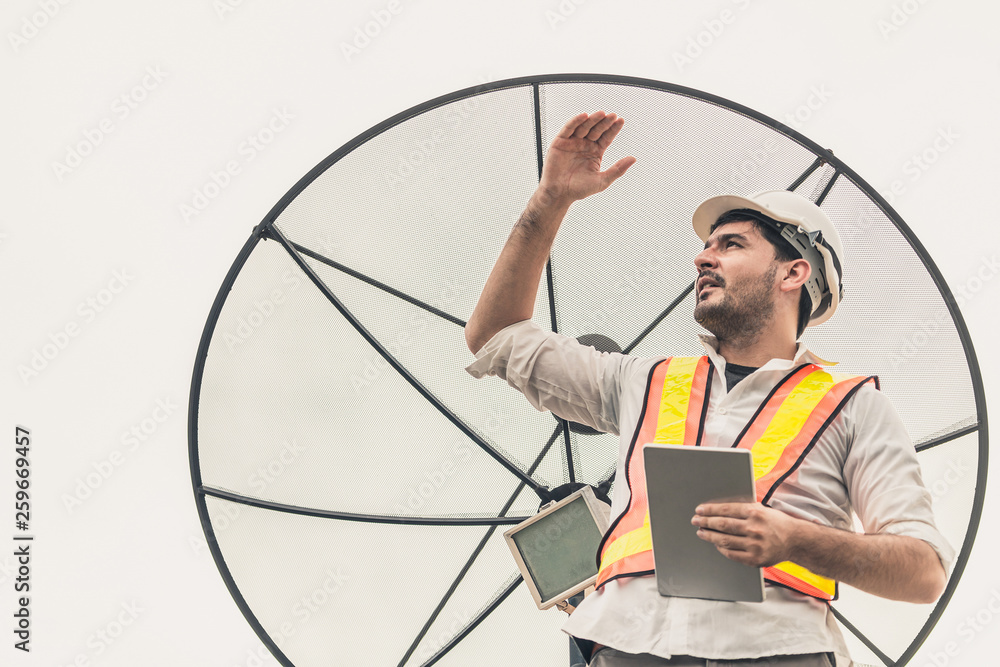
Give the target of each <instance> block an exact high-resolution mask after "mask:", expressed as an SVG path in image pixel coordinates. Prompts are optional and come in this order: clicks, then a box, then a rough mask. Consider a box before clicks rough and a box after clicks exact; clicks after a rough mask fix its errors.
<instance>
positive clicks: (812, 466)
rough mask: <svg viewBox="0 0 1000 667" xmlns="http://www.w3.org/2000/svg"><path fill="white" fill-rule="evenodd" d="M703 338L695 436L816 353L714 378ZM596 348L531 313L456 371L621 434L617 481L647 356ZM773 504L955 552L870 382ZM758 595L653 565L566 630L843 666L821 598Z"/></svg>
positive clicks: (716, 438)
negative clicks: (668, 576) (694, 582)
mask: <svg viewBox="0 0 1000 667" xmlns="http://www.w3.org/2000/svg"><path fill="white" fill-rule="evenodd" d="M702 342H703V344H704V345H705V350H706V352H707V354H708V356H709V359H710V360H711V362H712V364H713V365H714V366H715V369H716V372H715V373H714V374H713V380H712V383H713V384H712V388H711V393H710V397H709V406H708V413H707V418H706V423H705V432H704V439H703V443H702V444H703V446H708V447H730V446H731V445H732V444H733V442H734V441H735V439H736V437H737V436H738V435H739V433H740V431H741V430H742V429H743V427H744V426H745V425H746V423H747V422H748V421H749V420H750V419H751V418H752V417H753V415H754V412H755V411H756V409H757V407H758V406H759V405H760V404H761V402H763V400H764V399H765V398H766V396H767V394H768V392H769V391H770V390H771V389H772V388H773V387H774V386H775V385H776V384H777V383H778V382H779V381H780V380H781V379H782V378H783V377H784V376H785V375H787V374H788V372H789V371H790V370H792V369H793V368H795V367H797V366H799V365H801V364H803V363H816V364H819V365H828V364H829V362H825V361H823V360H821V359H819V358H818V357H816V356H814V355H813V354H812V353H810V352H809V351H808V350H807V349H806V348H805V347H804V346H803V345H801V344H800V345H799V347H798V350H797V352H796V354H795V358H794V359H792V360H784V359H772V360H771V361H770V362H768V363H767V364H766V365H764V366H763V367H762V368H760V369H758V370H757V371H755V372H753V373H752V374H751V375H749V376H748V377H746V378H745V379H744V380H742V381H741V382H740V383H739V384H737V385H736V386H735V387H734V388H733V389H732V391H728V392H727V390H726V382H725V365H726V362H725V359H723V358H722V357H721V356H720V355H719V353H718V351H717V349H716V346H717V343H716V342H715V339H714V338H712V337H710V336H704V337H703V338H702ZM662 358H664V357H656V358H639V357H632V356H627V355H621V354H608V353H599V352H596V351H595V350H594V349H593V348H589V347H584V346H582V345H580V344H579V343H578V342H577V341H576V340H575V339H573V338H569V337H566V336H561V335H558V334H553V333H552V332H550V331H544V330H542V329H541V328H539V327H538V326H537V325H536V324H534V323H533V322H531V321H524V322H519V323H517V324H513V325H511V326H509V327H507V328H506V329H504V330H502V331H500V332H499V333H497V334H496V335H495V336H494V337H493V338H492V339H491V340H490V341H489V342H488V343H487V344H486V345H485V346H484V347H483V348H482V349H481V350H480V351H479V352H478V353H477V354H476V361H475V362H473V363H472V364H471V365H470V366H469V367H468V368H467V369H466V370H467V371H468V372H469V373H470V374H471V375H473V376H474V377H477V378H479V377H483V376H488V375H496V376H499V377H501V378H504V379H505V380H506V381H507V382H508V383H509V384H510V385H511V386H512V387H514V388H516V389H517V390H519V391H520V392H521V393H522V394H524V396H525V397H526V398H527V399H528V401H529V402H530V403H531V404H532V405H533V406H535V407H536V408H537V409H539V410H551V411H552V412H553V413H554V414H556V415H558V416H560V417H563V418H565V419H568V420H571V421H575V422H579V423H582V424H587V425H588V426H591V427H593V428H596V429H598V430H601V431H606V432H609V433H614V434H617V435H619V436H620V446H619V455H618V475H617V479H619V480H624V479H625V474H624V466H625V457H626V455H627V453H628V448H629V443H630V441H631V438H632V435H633V433H634V430H635V428H636V425H637V423H638V420H639V415H640V411H641V410H642V406H643V403H644V401H645V387H646V381H647V378H648V376H649V371H650V369H651V367H652V366H653V364H654V363H655V362H656V361H658V360H659V359H662ZM628 500H629V490H628V487H627V485H626V484H624V483H619V484H616V485H615V489H614V494H613V498H612V507H611V516H612V517H617V516H618V515H619V514H621V513H622V512H623V511H624V510H625V508H626V507H627V505H628ZM770 504H771V506H772V507H774V508H775V509H779V510H781V511H784V512H786V513H788V514H790V515H792V516H795V517H798V518H801V519H806V520H810V521H815V522H817V523H820V524H823V525H827V526H832V527H835V528H841V529H845V530H853V522H852V516H851V512H852V509H853V511H854V512H855V513H857V516H858V517H859V518H860V520H861V523H862V525H863V526H864V529H865V532H866V533H888V534H896V535H907V536H910V537H915V538H918V539H922V540H924V541H926V542H927V543H929V544H930V545H931V546H932V547H933V548H934V550H935V551H936V552H937V554H938V556H939V558H940V559H941V561H942V563H943V565H944V566H945V569H946V570H947V568H948V566H949V564H950V562H951V560H952V558H953V557H954V552H953V551H952V549H951V547H950V546H949V545H948V543H947V542H946V540H945V539H944V538H943V537H942V536H941V534H940V533H939V532H938V530H937V528H936V527H935V525H934V517H933V513H932V510H931V497H930V494H929V493H928V492H927V491H926V489H925V488H924V485H923V482H922V479H921V475H920V467H919V463H918V462H917V458H916V453H915V451H914V448H913V445H912V443H911V441H910V439H909V436H908V434H907V433H906V430H905V427H904V426H903V423H902V421H901V420H900V419H899V417H898V415H897V414H896V411H895V410H894V409H893V407H892V405H891V404H890V402H889V400H888V399H887V398H886V397H885V396H884V395H882V393H881V392H879V391H878V390H876V389H875V388H874V387H872V386H871V385H870V384H867V385H865V386H864V387H862V388H861V390H860V391H859V392H858V393H857V394H855V396H854V397H853V398H852V399H851V400H850V401H849V402H848V403H847V405H845V407H844V409H843V410H842V411H841V413H840V414H839V415H838V416H837V418H836V419H835V420H834V422H833V423H832V424H831V425H830V426H829V428H827V430H826V431H825V432H824V433H823V435H822V437H821V438H820V440H819V441H818V442H817V444H816V446H815V447H814V448H813V450H812V451H811V452H810V453H809V455H808V456H807V457H806V459H805V460H804V461H803V463H802V465H801V466H800V467H799V469H798V471H797V472H796V473H794V474H793V475H792V476H790V477H789V478H788V479H787V480H786V481H785V482H783V483H782V485H781V486H780V487H779V488H778V490H777V491H776V492H775V494H774V495H773V497H772V499H771V503H770ZM765 594H766V599H765V601H764V602H763V603H760V604H754V603H743V602H718V601H711V600H699V599H689V598H674V597H663V596H661V595H660V594H659V593H658V591H657V588H656V580H655V577H652V576H644V577H634V578H631V579H624V580H623V579H616V580H613V581H610V582H608V583H607V584H606V585H605V586H604V587H603V588H602V589H601V590H600V591H598V592H596V593H594V594H592V595H590V596H588V597H587V598H586V599H585V600H584V602H583V603H582V604H581V605H580V606H579V607H578V608H577V609H576V611H575V612H574V613H573V615H572V616H571V617H570V618H569V620H568V621H567V623H566V625H565V627H564V630H565V631H566V632H567V633H569V634H571V635H573V636H576V637H581V638H585V639H589V640H592V641H595V642H598V643H600V644H603V645H605V646H610V647H612V648H616V649H619V650H621V651H625V652H628V653H651V654H653V655H657V656H661V657H664V658H669V657H671V656H673V655H692V656H697V657H701V658H708V659H714V660H736V659H741V658H744V659H749V658H758V657H763V656H767V655H789V654H802V653H823V652H828V651H832V652H834V653H836V654H837V662H838V665H849V664H850V657H849V655H848V652H847V648H846V645H845V643H844V639H843V636H842V635H841V633H840V630H839V627H838V625H837V623H836V621H835V619H834V617H833V614H832V613H831V611H830V609H829V606H828V605H827V604H826V603H824V602H822V601H819V600H816V599H814V598H811V597H809V596H806V595H803V594H800V593H797V592H795V591H792V590H789V589H786V588H783V587H780V586H770V585H768V586H766V588H765Z"/></svg>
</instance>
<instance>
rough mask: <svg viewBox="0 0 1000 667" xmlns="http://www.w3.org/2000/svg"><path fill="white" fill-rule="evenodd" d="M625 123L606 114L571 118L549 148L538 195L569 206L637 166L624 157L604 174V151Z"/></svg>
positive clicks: (582, 114) (604, 187) (595, 113)
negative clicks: (602, 164)
mask: <svg viewBox="0 0 1000 667" xmlns="http://www.w3.org/2000/svg"><path fill="white" fill-rule="evenodd" d="M624 124H625V119H624V118H619V117H618V116H617V115H616V114H607V113H605V112H603V111H596V112H594V113H592V114H587V113H581V114H579V115H577V116H574V117H573V118H571V119H570V120H569V122H568V123H566V125H565V126H563V128H562V130H560V131H559V134H557V135H556V138H555V139H553V140H552V145H551V146H550V147H549V152H548V154H547V155H546V157H545V166H544V167H543V169H542V178H541V181H540V182H539V194H540V195H542V196H544V197H545V198H546V199H548V200H549V201H550V202H552V203H561V204H564V205H568V204H570V203H572V202H574V201H576V200H578V199H583V198H584V197H588V196H590V195H592V194H594V193H597V192H601V191H603V190H605V189H606V188H607V187H608V186H609V185H611V184H612V183H614V182H615V180H617V179H618V177H619V176H621V175H622V174H624V173H625V171H626V170H627V169H628V168H629V167H631V166H632V165H633V164H634V163H635V158H634V157H625V158H622V159H621V160H618V162H616V163H615V164H613V165H611V166H610V167H608V168H607V169H606V170H604V171H601V160H602V159H603V158H604V151H606V150H607V148H608V146H610V145H611V142H612V141H614V138H615V137H616V136H617V135H618V132H620V131H621V129H622V125H624Z"/></svg>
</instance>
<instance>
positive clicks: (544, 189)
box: [465, 111, 635, 352]
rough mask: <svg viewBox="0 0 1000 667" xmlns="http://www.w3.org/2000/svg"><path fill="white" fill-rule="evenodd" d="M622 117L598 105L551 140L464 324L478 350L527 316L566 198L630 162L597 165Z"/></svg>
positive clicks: (598, 187)
mask: <svg viewBox="0 0 1000 667" xmlns="http://www.w3.org/2000/svg"><path fill="white" fill-rule="evenodd" d="M624 123H625V121H624V120H622V119H621V118H618V117H617V116H616V115H615V114H611V115H608V114H606V113H604V112H603V111H598V112H595V113H592V114H586V113H582V114H580V115H579V116H576V117H575V118H572V119H571V120H570V121H569V122H568V123H566V125H565V126H564V127H563V129H562V130H560V131H559V134H558V135H556V138H555V139H553V140H552V145H551V146H550V147H549V152H548V155H547V156H546V158H545V165H544V167H543V168H542V178H541V180H540V181H539V184H538V189H537V190H535V194H533V195H532V197H531V199H530V200H529V201H528V206H527V208H525V210H524V213H522V214H521V218H520V219H519V220H518V221H517V224H516V225H514V229H513V230H512V231H511V234H510V237H509V238H508V239H507V243H506V245H504V248H503V250H502V251H501V253H500V257H499V258H497V262H496V264H495V265H494V266H493V271H492V272H491V273H490V277H489V278H488V279H487V281H486V285H485V286H484V287H483V292H482V294H481V295H480V297H479V302H478V303H477V304H476V308H475V310H473V312H472V315H471V316H470V317H469V322H468V324H466V326H465V340H466V343H467V344H468V346H469V350H471V351H472V352H477V351H478V350H479V349H480V348H481V347H482V346H483V345H485V344H486V342H487V341H489V339H490V338H492V337H493V336H494V335H495V334H496V333H497V332H498V331H500V330H501V329H503V328H504V327H506V326H509V325H511V324H514V323H515V322H520V321H522V320H526V319H528V318H530V317H531V314H532V311H533V310H534V308H535V297H536V295H537V292H538V284H539V281H540V280H541V276H542V271H543V270H544V268H545V262H546V261H547V260H548V257H549V251H550V250H551V249H552V243H553V242H554V241H555V238H556V232H557V231H558V230H559V225H560V224H561V223H562V220H563V217H565V215H566V212H567V211H568V210H569V207H570V204H572V203H573V202H575V201H576V200H578V199H583V198H584V197H587V196H589V195H592V194H594V193H595V192H601V191H602V190H604V189H605V188H607V187H608V186H609V185H611V184H612V183H614V181H615V180H616V179H617V178H618V177H619V176H621V175H622V174H624V173H625V170H626V169H628V168H629V167H631V166H632V164H633V163H635V158H634V157H626V158H622V159H621V160H619V161H618V162H616V163H615V164H613V165H612V166H611V167H609V168H608V169H607V170H605V171H601V160H602V159H603V157H604V151H606V150H607V148H608V146H610V145H611V142H612V140H614V138H615V136H616V135H617V134H618V132H619V130H621V129H622V125H624Z"/></svg>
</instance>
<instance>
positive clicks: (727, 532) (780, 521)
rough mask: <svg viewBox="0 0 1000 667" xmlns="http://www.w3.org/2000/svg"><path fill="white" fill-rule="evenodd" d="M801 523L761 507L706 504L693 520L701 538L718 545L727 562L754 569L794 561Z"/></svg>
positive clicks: (753, 504) (751, 504) (777, 511)
mask: <svg viewBox="0 0 1000 667" xmlns="http://www.w3.org/2000/svg"><path fill="white" fill-rule="evenodd" d="M798 522H799V519H796V518H794V517H791V516H789V515H788V514H785V513H784V512H781V511H779V510H776V509H772V508H770V507H765V506H764V505H761V504H760V503H706V504H704V505H699V506H698V508H697V509H696V510H695V515H694V517H693V518H692V519H691V524H692V525H695V526H698V537H700V538H701V539H703V540H705V541H706V542H711V543H712V544H714V545H715V548H716V549H718V550H719V552H720V553H721V554H722V555H723V556H725V557H726V558H729V559H730V560H734V561H737V562H739V563H745V564H746V565H752V566H754V567H769V566H771V565H775V564H777V563H781V562H784V561H786V560H792V552H793V550H794V539H795V524H796V523H798Z"/></svg>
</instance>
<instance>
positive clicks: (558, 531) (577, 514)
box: [504, 486, 611, 609]
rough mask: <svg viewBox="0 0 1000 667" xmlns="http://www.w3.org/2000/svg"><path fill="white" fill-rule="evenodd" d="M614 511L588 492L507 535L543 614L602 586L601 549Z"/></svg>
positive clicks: (553, 506) (546, 510) (573, 496)
mask: <svg viewBox="0 0 1000 667" xmlns="http://www.w3.org/2000/svg"><path fill="white" fill-rule="evenodd" d="M610 509H611V508H610V507H608V505H607V504H606V503H603V502H601V501H599V500H598V499H597V497H596V496H595V495H594V490H593V489H592V488H590V487H589V486H587V487H584V488H582V489H580V490H579V491H575V492H574V493H572V494H570V495H569V496H567V497H566V498H563V499H562V500H560V501H558V502H553V503H549V504H548V505H545V506H544V507H542V509H541V510H540V511H539V512H538V514H536V515H535V516H533V517H531V518H530V519H528V520H527V521H524V522H522V523H520V524H518V525H517V526H514V527H513V528H511V529H510V530H508V531H506V532H505V533H504V538H505V539H506V540H507V545H508V546H509V547H510V551H511V553H512V554H513V555H514V560H515V561H517V566H518V568H519V569H520V570H521V574H522V575H523V576H524V581H525V583H526V584H527V586H528V589H529V590H530V591H531V596H532V597H533V598H534V599H535V604H536V605H538V608H539V609H548V608H549V607H551V606H553V605H555V604H557V603H559V602H562V601H564V600H567V599H569V598H571V597H573V596H574V595H576V594H577V593H580V592H582V591H583V590H585V589H586V588H588V587H590V586H592V585H593V584H594V582H595V581H596V580H597V549H598V546H599V545H600V542H601V538H602V537H603V536H604V532H605V531H606V530H607V528H608V523H609V514H610Z"/></svg>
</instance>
